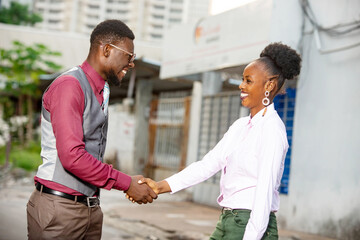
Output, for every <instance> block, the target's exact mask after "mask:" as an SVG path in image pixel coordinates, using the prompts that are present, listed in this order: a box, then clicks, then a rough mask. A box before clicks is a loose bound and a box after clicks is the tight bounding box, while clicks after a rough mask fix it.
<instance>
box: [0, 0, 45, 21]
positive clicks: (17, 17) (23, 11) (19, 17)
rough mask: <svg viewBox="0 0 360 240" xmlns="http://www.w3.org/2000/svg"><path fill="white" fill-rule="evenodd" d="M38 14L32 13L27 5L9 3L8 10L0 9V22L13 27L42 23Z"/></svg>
mask: <svg viewBox="0 0 360 240" xmlns="http://www.w3.org/2000/svg"><path fill="white" fill-rule="evenodd" d="M42 20H43V19H42V17H41V16H40V15H39V14H36V13H32V12H30V10H29V6H28V5H23V4H21V3H18V2H11V3H10V7H9V8H0V22H2V23H7V24H14V25H31V26H33V25H34V24H35V23H37V22H42Z"/></svg>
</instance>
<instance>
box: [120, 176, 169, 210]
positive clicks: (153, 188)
mask: <svg viewBox="0 0 360 240" xmlns="http://www.w3.org/2000/svg"><path fill="white" fill-rule="evenodd" d="M170 191H171V189H170V186H169V184H168V183H167V182H166V181H165V180H162V181H159V182H155V181H154V180H152V179H150V178H144V177H143V176H141V175H137V176H132V177H131V183H130V187H129V189H128V190H126V191H125V193H126V198H127V199H129V200H130V201H132V202H133V203H135V202H136V203H138V204H143V203H144V204H146V203H148V202H149V203H152V202H153V200H154V199H156V198H157V195H158V194H161V193H165V192H170Z"/></svg>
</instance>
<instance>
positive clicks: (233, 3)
mask: <svg viewBox="0 0 360 240" xmlns="http://www.w3.org/2000/svg"><path fill="white" fill-rule="evenodd" d="M253 1H255V0H212V5H211V14H212V15H215V14H219V13H222V12H225V11H228V10H230V9H233V8H236V7H240V6H242V5H245V4H247V3H249V2H253Z"/></svg>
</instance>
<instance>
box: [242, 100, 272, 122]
mask: <svg viewBox="0 0 360 240" xmlns="http://www.w3.org/2000/svg"><path fill="white" fill-rule="evenodd" d="M265 111H266V112H265ZM272 112H275V107H274V103H271V104H270V105H269V106H267V107H264V108H263V109H261V110H260V111H259V112H258V113H257V114H255V116H254V117H251V115H250V116H249V122H248V124H251V126H254V125H255V124H256V123H257V122H259V121H260V120H261V119H262V118H263V117H265V116H266V115H270V114H271V113H272ZM263 114H264V116H263Z"/></svg>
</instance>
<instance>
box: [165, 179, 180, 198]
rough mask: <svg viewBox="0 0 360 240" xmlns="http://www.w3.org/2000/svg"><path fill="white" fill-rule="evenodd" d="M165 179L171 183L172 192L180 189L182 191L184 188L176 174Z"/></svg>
mask: <svg viewBox="0 0 360 240" xmlns="http://www.w3.org/2000/svg"><path fill="white" fill-rule="evenodd" d="M165 181H166V182H167V183H168V184H169V186H170V189H171V192H170V193H171V194H173V193H176V192H178V191H180V190H181V189H183V188H182V186H181V185H180V184H179V181H177V180H176V174H175V175H173V176H171V177H169V178H166V179H165Z"/></svg>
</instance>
